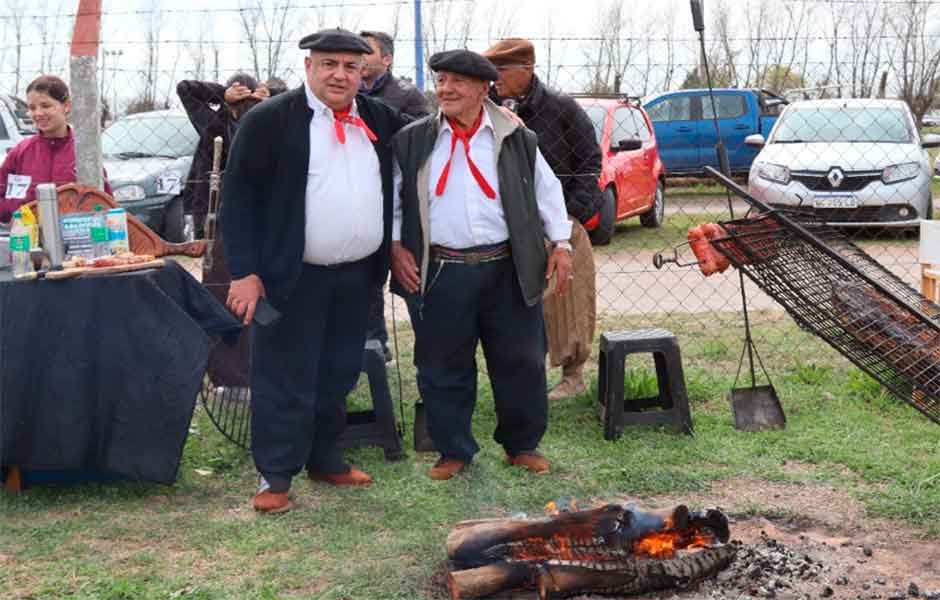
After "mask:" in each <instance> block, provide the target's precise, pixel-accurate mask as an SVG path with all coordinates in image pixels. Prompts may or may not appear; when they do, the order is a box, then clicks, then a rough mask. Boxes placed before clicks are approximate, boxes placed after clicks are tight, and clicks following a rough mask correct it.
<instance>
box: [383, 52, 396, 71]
mask: <svg viewBox="0 0 940 600" xmlns="http://www.w3.org/2000/svg"><path fill="white" fill-rule="evenodd" d="M392 60H394V58H393V57H392V55H391V54H388V55H386V56H383V57H382V64H383V65H385V67H386V68H391V66H392Z"/></svg>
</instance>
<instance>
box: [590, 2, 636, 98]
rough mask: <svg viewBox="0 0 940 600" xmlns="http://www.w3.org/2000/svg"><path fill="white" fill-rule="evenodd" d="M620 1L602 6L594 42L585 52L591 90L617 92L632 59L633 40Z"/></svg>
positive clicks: (595, 91) (627, 18)
mask: <svg viewBox="0 0 940 600" xmlns="http://www.w3.org/2000/svg"><path fill="white" fill-rule="evenodd" d="M631 25H632V23H631V21H630V17H629V16H628V14H627V11H626V10H624V6H623V3H621V2H619V1H617V0H611V1H609V2H608V3H607V4H606V6H604V8H602V9H601V13H600V16H599V18H598V19H597V27H596V28H595V34H596V36H597V43H596V44H595V45H594V47H593V48H592V49H590V50H588V51H586V52H585V59H586V61H587V68H588V75H589V77H590V82H589V84H588V91H589V92H591V93H620V88H621V85H622V84H623V79H624V76H625V75H626V72H627V67H628V66H629V65H630V61H631V60H632V58H633V52H634V48H635V45H636V41H637V40H636V39H635V38H633V37H631V36H630V34H631Z"/></svg>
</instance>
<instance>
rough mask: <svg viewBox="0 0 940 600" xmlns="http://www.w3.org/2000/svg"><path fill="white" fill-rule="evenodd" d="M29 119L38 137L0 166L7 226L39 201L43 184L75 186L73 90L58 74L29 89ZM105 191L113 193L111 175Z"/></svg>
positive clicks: (1, 214)
mask: <svg viewBox="0 0 940 600" xmlns="http://www.w3.org/2000/svg"><path fill="white" fill-rule="evenodd" d="M26 103H27V105H28V107H29V116H30V118H32V120H33V122H34V123H36V130H37V133H36V135H33V136H30V137H28V138H26V139H24V140H23V141H21V142H20V143H19V144H17V145H16V146H14V147H13V148H11V149H10V151H9V153H7V155H6V158H5V159H4V161H3V165H0V221H2V222H4V223H7V222H9V221H10V218H11V217H12V216H13V213H14V212H15V211H16V209H18V208H19V207H20V206H22V205H23V204H26V203H27V202H32V201H33V200H35V199H36V186H37V185H39V184H40V183H54V184H56V185H64V184H66V183H74V182H75V178H76V171H75V137H74V136H73V134H72V126H71V125H69V122H68V119H69V113H70V112H71V110H72V100H71V97H70V94H69V87H68V86H67V85H66V84H65V82H64V81H62V80H61V79H59V78H58V77H56V76H55V75H40V76H39V77H37V78H36V79H34V80H33V81H32V82H30V84H29V85H28V86H27V87H26ZM103 181H104V191H105V192H107V193H108V194H109V195H110V194H111V185H110V184H109V183H108V174H107V173H106V172H105V173H104V178H103Z"/></svg>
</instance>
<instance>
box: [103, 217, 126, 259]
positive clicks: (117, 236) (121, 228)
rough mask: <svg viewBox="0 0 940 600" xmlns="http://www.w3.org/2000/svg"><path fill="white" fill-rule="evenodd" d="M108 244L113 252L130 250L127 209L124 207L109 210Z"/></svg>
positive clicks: (118, 252)
mask: <svg viewBox="0 0 940 600" xmlns="http://www.w3.org/2000/svg"><path fill="white" fill-rule="evenodd" d="M108 244H109V245H110V247H111V253H112V254H120V253H122V252H129V251H130V244H129V243H128V241H127V211H126V210H124V209H123V208H112V209H110V210H108Z"/></svg>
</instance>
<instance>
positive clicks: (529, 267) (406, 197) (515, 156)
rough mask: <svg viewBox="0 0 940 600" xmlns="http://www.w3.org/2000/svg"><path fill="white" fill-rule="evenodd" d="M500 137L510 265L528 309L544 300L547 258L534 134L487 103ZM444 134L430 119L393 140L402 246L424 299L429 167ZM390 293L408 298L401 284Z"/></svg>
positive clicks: (499, 170)
mask: <svg viewBox="0 0 940 600" xmlns="http://www.w3.org/2000/svg"><path fill="white" fill-rule="evenodd" d="M485 110H487V111H489V113H490V120H491V121H492V122H493V127H494V131H495V134H496V141H495V149H496V155H497V157H498V158H497V164H496V170H497V173H498V177H499V198H500V202H502V205H503V214H504V216H505V218H506V225H507V227H508V229H509V244H510V246H511V247H512V260H513V263H514V264H515V267H516V275H517V278H518V281H519V287H520V289H521V290H522V297H523V298H524V299H525V302H526V304H527V305H528V306H534V305H536V304H538V303H539V301H541V299H542V292H543V291H544V289H545V270H546V268H547V265H548V253H547V251H546V249H545V233H544V231H545V228H544V225H543V224H542V217H541V215H539V209H538V205H537V203H536V200H535V157H536V151H537V143H536V142H537V138H536V135H535V133H533V132H532V131H529V130H528V129H525V128H524V127H518V126H516V125H515V124H514V123H512V122H511V121H509V119H507V118H506V117H505V116H503V115H502V114H501V113H499V111H498V109H497V108H496V105H495V104H493V103H492V102H490V101H489V100H487V101H486V105H485ZM439 129H440V117H439V116H438V115H431V116H429V117H425V118H423V119H420V120H418V121H415V122H414V123H411V124H410V125H408V126H407V127H405V128H404V129H402V130H401V131H399V132H398V133H397V134H396V135H395V137H394V138H393V140H392V147H393V149H394V151H395V156H396V159H397V160H398V163H399V166H400V167H401V173H402V186H401V191H400V194H401V206H402V224H401V243H402V245H403V246H404V247H405V248H406V249H408V250H410V251H411V253H412V254H413V255H414V257H415V262H416V263H417V264H418V266H419V267H420V269H421V294H422V295H423V294H424V291H425V288H426V285H427V273H428V248H429V246H430V237H429V236H428V235H427V231H428V227H429V226H430V224H429V222H428V219H429V217H428V215H429V214H430V213H429V210H428V173H427V171H428V164H429V159H430V157H431V152H432V151H433V150H434V143H435V142H436V141H437V136H438V131H439ZM392 290H393V291H394V292H395V293H397V294H399V295H402V296H405V295H407V292H405V291H404V289H403V288H401V287H400V286H399V285H398V284H397V282H395V281H393V282H392Z"/></svg>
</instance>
